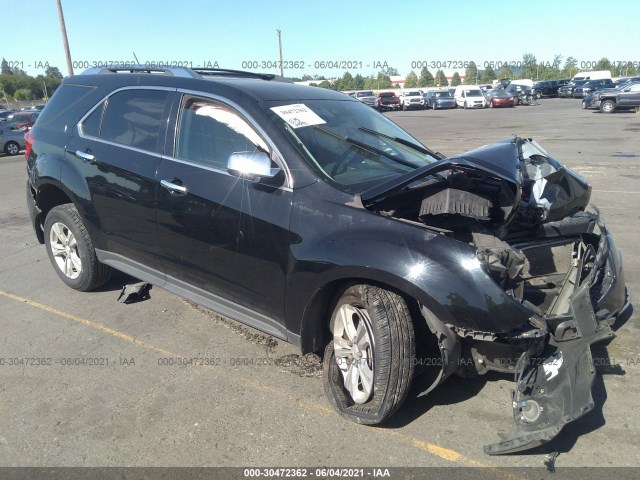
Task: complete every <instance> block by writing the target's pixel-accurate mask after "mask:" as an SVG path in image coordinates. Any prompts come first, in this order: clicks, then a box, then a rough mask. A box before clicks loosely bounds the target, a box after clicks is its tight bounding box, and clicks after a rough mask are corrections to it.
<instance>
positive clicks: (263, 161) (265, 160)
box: [227, 151, 281, 182]
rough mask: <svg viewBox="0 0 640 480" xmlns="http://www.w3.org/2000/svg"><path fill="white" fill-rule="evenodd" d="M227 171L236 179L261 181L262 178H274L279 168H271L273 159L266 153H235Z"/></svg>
mask: <svg viewBox="0 0 640 480" xmlns="http://www.w3.org/2000/svg"><path fill="white" fill-rule="evenodd" d="M227 171H228V172H229V173H230V174H231V175H234V176H236V177H242V178H248V179H250V180H252V181H255V182H257V181H260V179H262V178H274V177H275V176H276V175H278V174H279V173H280V171H281V170H280V169H279V168H277V167H276V168H272V167H271V158H269V155H267V154H266V153H265V152H259V151H258V152H234V153H232V154H231V155H229V160H228V161H227Z"/></svg>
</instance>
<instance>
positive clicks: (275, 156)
mask: <svg viewBox="0 0 640 480" xmlns="http://www.w3.org/2000/svg"><path fill="white" fill-rule="evenodd" d="M124 90H162V91H168V92H178V93H181V94H185V93H186V94H188V95H195V96H198V97H203V98H210V99H212V100H215V101H217V102H220V103H224V104H225V105H229V106H230V107H231V108H233V109H234V110H236V111H237V112H238V113H240V114H241V115H242V117H243V119H244V120H245V121H246V122H247V123H248V124H249V125H251V127H252V128H253V129H254V130H256V132H257V133H258V134H259V135H260V136H261V137H262V139H263V140H264V141H265V142H266V143H267V145H269V147H270V148H271V152H272V153H271V155H272V160H273V161H275V162H276V163H277V164H279V165H280V167H281V168H282V170H284V173H285V178H286V182H285V183H286V184H285V185H283V186H282V187H279V190H284V191H287V192H292V191H293V177H292V175H291V171H290V170H289V166H288V165H287V163H286V162H285V161H284V157H283V155H282V154H281V153H280V150H278V148H277V147H276V145H275V143H273V141H272V140H271V138H270V137H269V136H268V135H267V133H266V132H265V131H264V129H263V128H262V127H261V126H260V125H258V124H257V123H256V122H255V121H254V120H253V118H252V117H251V116H250V115H249V114H248V113H247V112H246V110H244V109H243V108H242V107H240V106H239V105H238V104H236V103H235V102H232V101H230V100H229V99H227V98H224V97H221V96H219V95H216V94H213V93H208V92H202V91H199V90H190V89H185V88H174V87H162V86H157V87H156V86H138V85H136V86H127V87H121V88H118V89H116V90H113V91H112V92H110V93H109V94H107V95H105V96H104V97H103V98H102V99H101V100H100V101H99V102H97V103H96V104H95V105H94V106H93V107H92V108H91V109H90V110H89V111H87V113H85V114H84V115H83V116H82V117H81V118H80V120H79V121H78V123H77V124H76V130H77V133H78V136H79V137H80V138H86V139H89V140H93V141H96V142H102V143H105V144H107V145H113V146H116V147H120V148H125V149H128V150H132V151H134V152H140V153H145V154H148V155H152V156H154V157H159V158H162V159H169V160H173V161H176V162H180V163H184V164H185V165H191V166H194V167H200V168H204V169H205V170H210V171H214V172H220V173H224V174H225V175H229V172H227V171H226V170H220V169H217V168H212V167H208V166H206V165H202V164H199V163H194V162H190V161H188V160H181V159H179V158H175V157H173V156H171V155H162V154H159V153H157V152H151V151H149V150H142V149H140V148H135V147H131V146H129V145H123V144H121V143H116V142H112V141H110V140H104V139H102V138H98V137H94V136H91V135H86V134H85V133H84V131H83V130H82V123H83V122H84V121H85V120H86V119H87V117H89V116H90V115H91V114H92V113H93V112H94V111H95V110H96V109H97V108H99V107H100V106H101V105H102V104H103V103H104V101H105V100H107V99H109V97H111V96H113V95H115V94H116V93H118V92H122V91H124ZM175 128H176V129H177V128H178V122H177V121H176V123H175ZM175 138H176V132H175V131H174V143H175ZM172 153H173V152H172ZM229 176H231V175H229Z"/></svg>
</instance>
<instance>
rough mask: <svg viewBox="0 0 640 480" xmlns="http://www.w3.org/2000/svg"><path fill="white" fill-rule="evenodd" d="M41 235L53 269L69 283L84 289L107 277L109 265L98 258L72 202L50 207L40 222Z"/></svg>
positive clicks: (109, 273)
mask: <svg viewBox="0 0 640 480" xmlns="http://www.w3.org/2000/svg"><path fill="white" fill-rule="evenodd" d="M44 239H45V245H46V247H47V253H48V254H49V259H50V260H51V263H52V264H53V269H54V270H55V271H56V273H57V274H58V276H59V277H60V279H61V280H62V281H63V282H64V283H65V284H67V285H68V286H69V287H71V288H73V289H75V290H79V291H81V292H87V291H89V290H94V289H96V288H98V287H100V286H102V285H104V284H105V283H107V281H108V280H109V277H110V276H111V268H110V267H109V266H107V265H104V264H102V263H100V262H99V261H98V258H97V257H96V251H95V249H94V248H93V243H92V242H91V238H90V237H89V232H87V229H86V227H85V226H84V223H83V222H82V219H81V218H80V215H79V214H78V210H76V207H75V206H74V205H72V204H64V205H58V206H57V207H53V208H52V209H51V211H50V212H49V213H48V214H47V218H46V219H45V222H44Z"/></svg>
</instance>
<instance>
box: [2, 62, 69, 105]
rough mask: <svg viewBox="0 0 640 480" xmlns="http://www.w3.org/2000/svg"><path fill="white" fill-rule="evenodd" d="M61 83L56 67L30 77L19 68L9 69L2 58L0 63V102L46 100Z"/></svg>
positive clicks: (60, 74) (60, 76)
mask: <svg viewBox="0 0 640 480" xmlns="http://www.w3.org/2000/svg"><path fill="white" fill-rule="evenodd" d="M61 82H62V73H60V70H59V69H58V68H57V67H47V68H46V70H45V73H44V75H38V76H36V77H32V76H30V75H27V72H25V71H24V70H21V69H20V68H10V67H9V64H8V62H7V61H6V60H5V59H4V58H3V59H2V63H0V102H3V103H4V102H8V101H10V100H40V99H47V98H48V97H51V95H52V94H53V92H55V90H56V88H58V86H59V85H60V83H61Z"/></svg>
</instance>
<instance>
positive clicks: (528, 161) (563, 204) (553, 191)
mask: <svg viewBox="0 0 640 480" xmlns="http://www.w3.org/2000/svg"><path fill="white" fill-rule="evenodd" d="M445 171H456V172H463V173H464V172H472V173H474V174H476V175H481V176H487V177H493V178H496V179H499V180H501V181H503V182H505V184H506V185H507V187H508V188H509V190H511V191H512V193H513V196H512V198H511V200H510V201H512V202H513V205H512V207H511V209H510V212H507V215H506V216H505V217H506V221H505V223H509V222H510V221H511V220H512V219H513V218H514V216H516V214H518V213H520V215H519V216H520V217H522V218H523V219H524V221H526V223H531V222H533V223H536V222H538V223H539V222H544V221H551V220H557V219H559V218H563V217H565V216H566V215H568V214H570V213H571V212H574V211H577V210H580V209H584V207H586V206H587V204H588V203H589V199H590V196H591V187H590V185H589V184H588V183H587V182H586V181H585V180H584V179H583V178H582V177H580V176H579V175H578V174H576V173H575V172H573V171H572V170H570V169H569V168H567V167H566V166H564V165H562V164H560V163H559V162H558V161H557V160H555V159H553V158H552V157H550V156H549V155H548V153H547V152H546V151H545V150H544V149H543V148H542V147H541V146H540V145H538V144H537V143H536V142H535V141H533V140H531V139H523V138H520V137H511V138H508V139H505V140H502V141H499V142H496V143H492V144H490V145H485V146H483V147H480V148H478V149H475V150H471V151H468V152H465V153H462V154H459V155H456V156H453V157H448V158H444V159H442V160H439V161H437V162H434V163H432V164H430V165H426V166H424V167H421V168H418V169H416V170H413V171H411V172H408V173H406V174H404V175H400V176H398V177H396V178H393V179H391V180H389V181H387V182H384V183H382V184H380V185H377V186H375V187H373V188H370V189H368V190H365V191H364V192H362V193H361V194H360V198H361V200H362V203H363V205H364V206H365V207H371V206H373V205H374V204H376V203H378V202H381V201H383V200H385V199H387V198H389V197H390V196H392V195H395V194H399V193H400V194H401V193H402V190H403V189H405V188H408V187H409V186H410V185H411V184H413V183H415V182H417V181H419V180H421V179H424V178H426V177H429V176H432V175H435V174H437V173H439V172H445Z"/></svg>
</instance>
